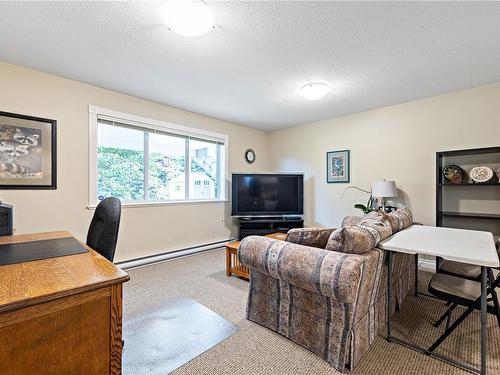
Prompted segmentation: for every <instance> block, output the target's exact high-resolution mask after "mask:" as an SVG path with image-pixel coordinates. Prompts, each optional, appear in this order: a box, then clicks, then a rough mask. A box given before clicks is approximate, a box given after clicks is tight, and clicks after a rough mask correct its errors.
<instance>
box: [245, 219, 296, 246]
mask: <svg viewBox="0 0 500 375" xmlns="http://www.w3.org/2000/svg"><path fill="white" fill-rule="evenodd" d="M303 227H304V220H303V219H302V218H286V217H252V218H238V238H239V240H240V241H241V240H242V239H243V238H245V237H247V236H254V235H255V236H265V235H266V234H271V233H276V232H280V233H287V232H288V231H289V230H290V229H293V228H303Z"/></svg>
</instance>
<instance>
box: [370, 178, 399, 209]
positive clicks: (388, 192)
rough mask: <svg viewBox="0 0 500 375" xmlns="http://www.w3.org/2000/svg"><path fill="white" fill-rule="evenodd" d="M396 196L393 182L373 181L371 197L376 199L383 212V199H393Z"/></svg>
mask: <svg viewBox="0 0 500 375" xmlns="http://www.w3.org/2000/svg"><path fill="white" fill-rule="evenodd" d="M397 196H398V190H397V189H396V182H395V181H386V180H383V181H375V182H374V183H373V187H372V197H373V198H378V199H379V200H380V201H381V202H380V206H382V210H383V211H385V198H394V197H397Z"/></svg>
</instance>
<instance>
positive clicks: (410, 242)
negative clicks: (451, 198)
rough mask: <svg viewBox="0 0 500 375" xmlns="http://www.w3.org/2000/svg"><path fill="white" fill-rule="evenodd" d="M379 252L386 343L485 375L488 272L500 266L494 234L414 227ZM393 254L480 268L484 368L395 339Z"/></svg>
mask: <svg viewBox="0 0 500 375" xmlns="http://www.w3.org/2000/svg"><path fill="white" fill-rule="evenodd" d="M378 247H379V248H380V249H383V250H386V251H387V267H388V272H387V304H386V305H387V340H388V341H389V342H390V341H394V342H397V343H399V344H402V345H405V346H408V347H410V348H412V349H416V350H418V351H421V352H424V353H426V354H429V355H431V356H433V357H436V358H439V359H441V360H444V361H446V362H449V363H452V364H454V365H457V366H460V367H463V368H466V369H468V370H471V371H475V372H478V373H480V374H481V375H485V374H486V352H487V348H486V345H487V337H486V324H487V311H486V298H487V272H488V270H489V269H490V268H493V267H498V266H499V265H500V262H499V259H498V253H497V250H496V247H495V241H494V238H493V234H492V233H489V232H483V231H476V230H466V229H456V228H444V227H431V226H426V225H412V226H410V227H409V228H407V229H404V230H402V231H400V232H397V233H395V234H394V235H392V236H391V237H389V238H387V239H385V240H383V241H381V242H380V243H379V244H378ZM394 253H405V254H424V255H433V256H436V257H441V258H443V259H447V260H452V261H455V262H460V263H467V264H473V265H477V266H480V267H481V367H480V369H476V368H473V367H471V366H469V365H467V364H464V363H460V362H457V361H454V360H453V359H451V358H448V357H445V356H443V355H440V354H438V353H434V351H430V350H428V349H424V348H420V347H418V346H416V345H414V344H412V343H410V342H407V341H404V340H401V339H399V338H396V337H393V336H392V334H391V330H392V317H391V315H392V314H391V312H392V275H391V273H392V272H391V270H392V256H393V254H394Z"/></svg>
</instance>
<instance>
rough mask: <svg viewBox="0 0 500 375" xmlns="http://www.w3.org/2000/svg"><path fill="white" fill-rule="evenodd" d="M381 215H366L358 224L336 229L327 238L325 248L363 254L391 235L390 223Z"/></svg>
mask: <svg viewBox="0 0 500 375" xmlns="http://www.w3.org/2000/svg"><path fill="white" fill-rule="evenodd" d="M383 215H384V214H382V215H380V214H378V213H374V214H373V215H370V216H368V215H367V216H366V217H365V218H363V219H362V220H361V221H360V222H359V224H356V225H351V226H348V227H343V228H339V229H337V230H336V231H335V232H333V233H332V234H331V236H330V238H329V239H328V243H327V245H326V247H325V248H326V250H333V251H339V252H342V253H349V254H363V253H365V252H367V251H369V250H371V249H373V248H374V247H376V246H377V244H378V243H379V242H380V241H381V240H384V239H386V238H387V237H389V236H391V235H392V228H391V225H390V223H389V221H388V220H387V219H385V218H384V216H383Z"/></svg>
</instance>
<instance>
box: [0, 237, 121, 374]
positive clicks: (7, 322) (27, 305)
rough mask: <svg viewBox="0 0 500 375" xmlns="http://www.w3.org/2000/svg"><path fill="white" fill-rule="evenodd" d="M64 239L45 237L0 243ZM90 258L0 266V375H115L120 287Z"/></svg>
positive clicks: (106, 265) (111, 271) (117, 272)
mask: <svg viewBox="0 0 500 375" xmlns="http://www.w3.org/2000/svg"><path fill="white" fill-rule="evenodd" d="M64 237H71V234H69V233H68V232H48V233H37V234H29V235H19V236H6V237H0V244H8V243H22V242H29V241H37V240H47V239H55V238H64ZM128 279H129V277H128V275H127V274H126V273H125V272H124V271H122V270H121V269H119V268H118V267H116V266H115V265H114V264H113V263H111V262H109V261H108V260H106V259H105V258H103V257H102V256H100V255H99V254H97V253H96V252H95V251H93V250H91V249H89V252H88V253H84V254H76V255H69V256H64V257H58V258H50V259H44V260H38V261H33V262H25V263H18V264H11V265H6V266H0V374H1V375H3V374H9V375H21V374H22V375H25V374H37V375H45V374H47V375H48V374H87V375H93V374H96V375H101V374H121V358H122V337H121V336H122V283H123V282H125V281H127V280H128Z"/></svg>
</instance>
